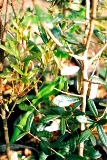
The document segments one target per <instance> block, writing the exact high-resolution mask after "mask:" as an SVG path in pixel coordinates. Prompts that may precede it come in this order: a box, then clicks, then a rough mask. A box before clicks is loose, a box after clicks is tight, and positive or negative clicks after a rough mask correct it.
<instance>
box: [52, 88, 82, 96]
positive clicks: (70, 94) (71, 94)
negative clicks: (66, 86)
mask: <svg viewBox="0 0 107 160" xmlns="http://www.w3.org/2000/svg"><path fill="white" fill-rule="evenodd" d="M54 89H55V90H57V91H59V92H61V93H63V94H66V95H69V96H75V97H82V95H79V94H74V93H68V92H64V91H61V90H60V89H57V88H54Z"/></svg>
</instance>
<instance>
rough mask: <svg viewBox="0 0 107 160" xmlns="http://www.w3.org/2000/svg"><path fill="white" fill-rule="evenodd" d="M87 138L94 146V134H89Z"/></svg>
mask: <svg viewBox="0 0 107 160" xmlns="http://www.w3.org/2000/svg"><path fill="white" fill-rule="evenodd" d="M89 138H90V140H91V143H92V144H93V146H95V145H96V139H95V137H94V135H93V134H91V135H90V137H89Z"/></svg>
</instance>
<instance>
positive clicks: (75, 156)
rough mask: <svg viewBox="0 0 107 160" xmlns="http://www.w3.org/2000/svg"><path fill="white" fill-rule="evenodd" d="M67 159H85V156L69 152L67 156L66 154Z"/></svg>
mask: <svg viewBox="0 0 107 160" xmlns="http://www.w3.org/2000/svg"><path fill="white" fill-rule="evenodd" d="M67 160H86V158H84V157H81V156H78V155H74V154H70V155H69V156H67Z"/></svg>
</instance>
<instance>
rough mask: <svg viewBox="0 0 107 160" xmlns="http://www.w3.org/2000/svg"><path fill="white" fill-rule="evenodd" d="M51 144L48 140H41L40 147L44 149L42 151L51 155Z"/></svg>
mask: <svg viewBox="0 0 107 160" xmlns="http://www.w3.org/2000/svg"><path fill="white" fill-rule="evenodd" d="M49 145H50V144H49V143H48V142H47V141H41V142H40V147H41V149H42V151H43V152H44V153H45V154H47V155H51V154H52V151H51V150H50V149H49V148H48V146H49Z"/></svg>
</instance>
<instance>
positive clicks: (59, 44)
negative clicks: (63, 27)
mask: <svg viewBox="0 0 107 160" xmlns="http://www.w3.org/2000/svg"><path fill="white" fill-rule="evenodd" d="M41 24H42V26H43V28H44V29H45V30H46V32H47V33H48V35H49V36H50V37H51V38H52V40H53V41H54V42H55V43H56V44H57V45H58V46H59V47H63V44H62V43H60V42H59V41H58V39H57V38H55V37H54V35H53V34H52V32H51V31H50V29H49V28H48V27H47V26H46V25H45V24H44V23H43V22H41Z"/></svg>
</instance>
